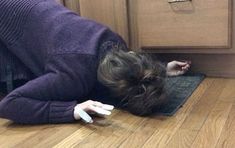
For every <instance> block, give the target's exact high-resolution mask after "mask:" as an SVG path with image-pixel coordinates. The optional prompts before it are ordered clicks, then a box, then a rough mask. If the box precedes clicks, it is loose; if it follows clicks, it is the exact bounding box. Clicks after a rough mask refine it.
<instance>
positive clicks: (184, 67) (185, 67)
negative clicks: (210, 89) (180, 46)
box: [182, 65, 190, 69]
mask: <svg viewBox="0 0 235 148" xmlns="http://www.w3.org/2000/svg"><path fill="white" fill-rule="evenodd" d="M189 67H190V65H186V66H183V67H182V69H187V68H189Z"/></svg>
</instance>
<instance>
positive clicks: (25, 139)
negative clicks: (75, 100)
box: [0, 78, 235, 148]
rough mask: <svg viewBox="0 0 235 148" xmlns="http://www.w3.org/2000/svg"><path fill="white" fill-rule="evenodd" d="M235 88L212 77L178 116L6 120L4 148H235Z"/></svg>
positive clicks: (0, 140)
mask: <svg viewBox="0 0 235 148" xmlns="http://www.w3.org/2000/svg"><path fill="white" fill-rule="evenodd" d="M234 86H235V79H222V78H206V79H205V80H204V81H203V82H202V83H201V84H200V86H199V87H198V88H197V89H196V90H195V92H194V93H193V94H192V96H191V97H190V98H189V99H188V101H187V102H186V103H185V104H184V106H183V107H182V108H181V109H180V110H179V111H178V112H177V113H176V114H175V115H174V116H172V117H163V116H152V117H146V118H143V117H137V116H134V115H131V114H130V113H127V112H124V111H121V110H115V111H114V112H113V114H112V115H111V116H109V117H107V118H106V119H102V118H95V121H96V123H95V124H84V123H82V122H77V123H72V124H58V125H35V126H27V125H24V126H23V125H17V124H13V123H12V122H10V121H8V120H5V119H0V147H7V148H10V147H19V148H28V147H32V146H33V147H36V148H37V147H38V148H41V147H43V148H51V147H55V148H69V147H79V148H80V147H81V148H82V147H86V148H90V147H92V148H95V147H96V148H97V147H100V148H110V147H113V148H115V147H122V148H130V147H131V148H132V147H135V148H138V147H139V148H142V147H156V148H189V147H195V148H198V147H203V148H205V147H206V148H221V147H225V148H233V147H234V144H235V143H234V136H235V132H234V131H235V126H234V124H235V118H234V117H235V116H234V114H235V94H234V92H235V91H234V89H235V87H234ZM101 119H102V120H101Z"/></svg>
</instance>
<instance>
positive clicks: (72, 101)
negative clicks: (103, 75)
mask: <svg viewBox="0 0 235 148" xmlns="http://www.w3.org/2000/svg"><path fill="white" fill-rule="evenodd" d="M0 42H1V43H2V44H4V45H5V46H6V47H7V50H8V51H9V53H11V54H13V55H14V56H16V57H17V58H18V59H19V60H20V61H21V62H22V63H23V65H24V66H25V67H26V68H27V69H29V70H30V72H31V73H32V74H33V75H34V77H35V79H33V80H31V81H29V82H28V83H26V84H25V85H23V86H21V87H19V88H17V89H15V90H14V91H12V92H11V93H10V94H8V95H7V96H6V97H5V98H4V99H3V100H2V101H1V102H0V117H2V118H7V119H10V120H13V121H15V122H17V123H27V124H38V123H64V122H73V121H75V120H74V118H73V109H74V107H75V105H76V104H77V103H78V102H82V101H84V100H86V99H94V98H88V96H89V95H90V93H91V92H93V90H97V87H98V86H99V85H100V84H99V83H98V82H97V78H96V75H97V67H98V63H99V60H100V58H101V57H103V56H104V55H105V53H106V52H107V51H108V50H110V49H112V48H116V47H117V46H119V47H120V48H125V47H126V46H125V43H124V41H123V40H122V39H121V38H120V37H119V36H118V35H117V34H115V33H113V32H112V31H110V30H109V29H108V28H107V27H105V26H103V25H101V24H98V23H95V22H93V21H91V20H88V19H85V18H82V17H79V16H77V15H76V14H75V13H73V12H71V11H70V10H68V9H66V8H64V7H63V6H61V5H59V4H57V3H56V2H55V1H54V0H0Z"/></svg>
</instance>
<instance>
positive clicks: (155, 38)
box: [129, 0, 232, 49]
mask: <svg viewBox="0 0 235 148" xmlns="http://www.w3.org/2000/svg"><path fill="white" fill-rule="evenodd" d="M169 1H171V2H169ZM173 1H175V2H173ZM231 11H232V9H231V1H230V0H185V2H177V0H147V1H146V0H129V15H130V28H131V29H133V30H132V34H131V40H132V46H133V47H135V48H149V49H154V48H199V49H200V48H230V46H231Z"/></svg>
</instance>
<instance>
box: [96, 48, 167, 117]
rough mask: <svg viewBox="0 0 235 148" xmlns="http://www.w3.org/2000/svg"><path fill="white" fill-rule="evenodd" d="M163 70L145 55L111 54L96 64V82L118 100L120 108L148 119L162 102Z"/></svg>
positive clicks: (130, 53)
mask: <svg viewBox="0 0 235 148" xmlns="http://www.w3.org/2000/svg"><path fill="white" fill-rule="evenodd" d="M165 76H166V71H165V67H164V66H163V64H162V63H161V62H157V61H155V60H153V59H152V57H151V56H150V55H148V54H143V53H135V52H128V51H123V50H112V51H110V52H109V53H108V54H107V55H106V56H105V57H104V59H103V60H102V61H101V63H100V64H99V68H98V80H99V81H100V82H101V83H102V84H104V85H105V86H107V87H108V88H110V90H111V91H112V92H113V93H115V95H116V96H118V97H119V98H121V100H120V102H121V106H120V107H121V108H124V109H126V110H128V111H130V112H131V113H133V114H135V115H140V116H144V115H149V114H151V113H152V110H153V109H154V108H155V107H157V106H159V105H161V104H162V103H163V102H164V97H162V94H163V93H164V79H165Z"/></svg>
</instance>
